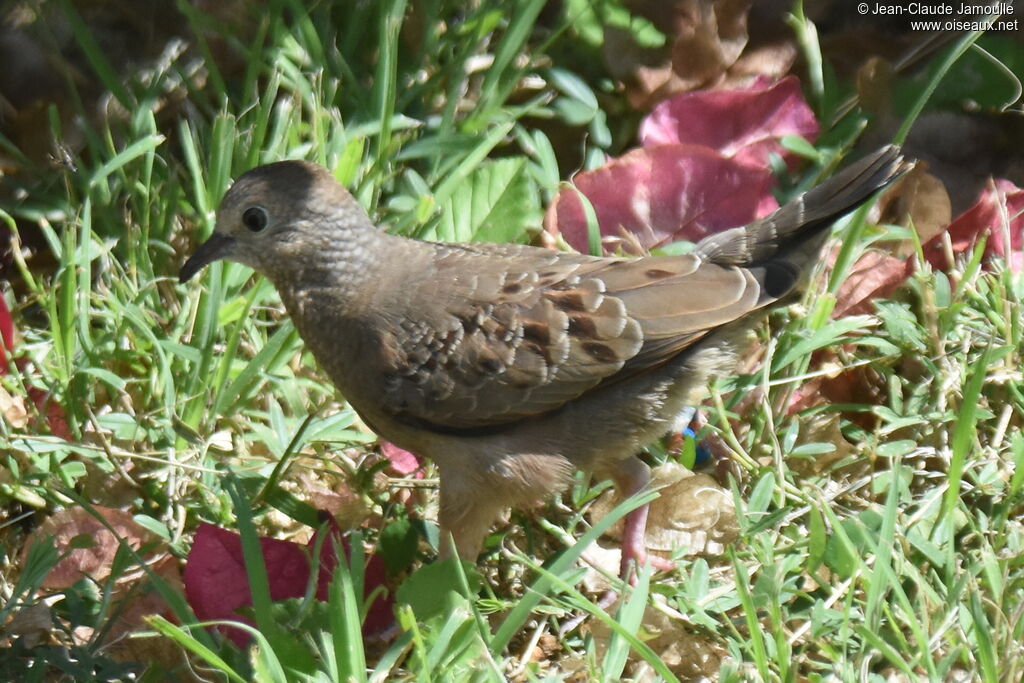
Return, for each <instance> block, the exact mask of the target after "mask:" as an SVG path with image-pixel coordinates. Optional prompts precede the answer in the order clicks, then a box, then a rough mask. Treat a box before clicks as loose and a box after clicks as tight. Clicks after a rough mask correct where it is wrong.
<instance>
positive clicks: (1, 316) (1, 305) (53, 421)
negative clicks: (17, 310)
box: [0, 296, 71, 441]
mask: <svg viewBox="0 0 1024 683" xmlns="http://www.w3.org/2000/svg"><path fill="white" fill-rule="evenodd" d="M0 343H2V344H3V347H4V349H5V350H4V351H3V352H0V375H6V374H7V373H8V372H9V371H10V369H11V368H10V365H9V364H8V361H7V358H8V356H11V357H12V358H13V353H14V320H13V319H12V318H11V311H10V309H9V308H7V302H6V301H5V300H4V298H3V296H0ZM14 361H15V363H17V364H18V367H19V368H21V371H22V373H25V372H26V371H25V367H26V365H27V364H28V363H27V361H26V360H25V358H24V357H19V358H14ZM25 393H27V394H28V397H29V398H30V399H31V400H32V403H33V404H35V406H36V410H37V411H38V412H39V413H40V414H41V415H44V416H45V417H46V424H47V425H48V426H49V428H50V433H51V434H53V435H54V436H59V437H60V438H62V439H64V440H65V441H71V429H70V428H69V427H68V421H67V416H66V415H65V414H64V408H63V407H62V406H61V405H60V404H59V403H57V402H56V401H51V400H50V394H49V392H46V391H43V390H42V389H40V388H38V387H33V386H26V387H25Z"/></svg>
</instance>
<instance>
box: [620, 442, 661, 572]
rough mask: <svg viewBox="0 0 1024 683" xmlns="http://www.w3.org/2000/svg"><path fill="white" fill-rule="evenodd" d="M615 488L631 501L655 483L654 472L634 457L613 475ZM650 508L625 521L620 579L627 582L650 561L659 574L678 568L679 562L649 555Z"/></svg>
mask: <svg viewBox="0 0 1024 683" xmlns="http://www.w3.org/2000/svg"><path fill="white" fill-rule="evenodd" d="M612 477H613V479H614V480H615V485H616V486H617V487H618V489H619V492H620V493H621V494H622V497H623V498H628V497H630V496H632V495H633V494H635V493H639V492H640V491H642V490H643V489H644V488H645V487H646V486H647V485H648V484H649V483H650V481H651V470H650V468H649V467H647V465H645V464H644V463H643V461H641V460H640V459H639V458H636V457H632V458H629V459H628V460H624V461H622V462H621V463H620V464H619V466H618V467H617V468H616V469H615V471H614V472H613V474H612ZM648 508H649V506H648V505H644V506H642V507H639V508H637V509H636V510H633V511H632V512H630V513H629V514H627V515H626V517H625V518H624V519H623V530H622V563H621V564H620V565H619V576H621V577H622V578H623V579H626V578H630V579H631V581H635V578H632V577H630V567H631V566H632V565H633V564H635V565H636V567H638V568H639V567H642V566H644V564H646V563H648V562H650V563H651V566H652V567H654V568H655V569H657V570H659V571H666V572H670V571H672V570H674V569H675V568H676V563H675V562H672V561H670V560H665V559H662V558H660V557H658V556H656V555H648V554H647V544H646V542H645V541H646V536H647V513H648V511H649V510H648Z"/></svg>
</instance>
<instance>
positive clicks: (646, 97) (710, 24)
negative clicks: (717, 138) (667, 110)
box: [603, 0, 750, 111]
mask: <svg viewBox="0 0 1024 683" xmlns="http://www.w3.org/2000/svg"><path fill="white" fill-rule="evenodd" d="M749 8H750V0H711V1H708V0H679V1H677V2H670V3H668V2H661V1H660V0H631V2H629V3H628V9H629V11H630V12H631V13H632V14H633V16H634V17H639V18H642V19H644V20H646V21H648V22H650V24H651V25H652V26H654V27H655V28H656V29H657V30H658V31H660V32H661V33H662V34H663V35H664V36H666V38H667V40H666V42H665V44H664V45H662V46H660V47H653V46H642V45H640V44H639V43H638V41H637V38H636V36H635V35H634V34H633V32H632V30H631V29H626V28H623V27H618V26H605V30H604V44H603V49H604V56H605V62H606V64H607V66H608V69H609V71H610V72H611V73H612V75H613V76H614V77H615V78H618V79H619V80H621V81H623V83H624V84H625V86H626V96H627V98H628V99H629V102H630V104H631V105H632V106H633V107H634V108H636V109H638V110H641V111H643V110H647V109H650V107H651V106H652V105H654V104H655V103H657V102H658V101H660V100H662V99H664V98H666V97H669V96H671V95H673V94H675V93H679V92H685V91H687V90H692V89H694V88H698V87H707V86H711V85H714V84H715V83H717V82H718V81H720V80H721V79H722V78H723V76H724V75H725V73H726V71H727V70H728V69H729V67H731V66H732V65H733V64H734V63H735V62H736V60H737V59H738V58H739V56H740V54H741V53H742V52H743V48H744V47H745V46H746V44H747V12H748V10H749Z"/></svg>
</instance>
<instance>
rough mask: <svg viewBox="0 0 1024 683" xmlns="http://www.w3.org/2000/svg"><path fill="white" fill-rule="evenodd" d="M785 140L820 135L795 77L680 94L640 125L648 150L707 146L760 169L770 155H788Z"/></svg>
mask: <svg viewBox="0 0 1024 683" xmlns="http://www.w3.org/2000/svg"><path fill="white" fill-rule="evenodd" d="M785 135H800V136H803V137H804V138H806V139H808V140H812V141H813V140H814V138H816V137H817V135H818V122H817V120H816V119H815V118H814V112H812V111H811V108H810V107H809V106H807V102H806V101H805V100H804V98H803V94H802V93H801V92H800V81H799V80H798V79H797V78H796V76H788V77H786V78H783V79H782V80H780V81H778V82H776V83H770V80H769V79H766V78H758V79H756V80H755V81H754V83H753V84H752V85H751V86H750V87H749V88H746V89H743V90H699V91H694V92H688V93H682V94H680V95H676V96H675V97H672V98H671V99H668V100H665V101H664V102H661V103H660V104H658V105H657V106H656V107H655V108H654V110H653V111H652V112H651V113H650V115H649V116H647V118H645V119H644V121H643V123H642V124H641V125H640V143H641V144H642V145H644V146H645V147H650V146H654V145H668V144H679V143H683V144H695V145H704V146H707V147H711V148H713V149H716V150H718V151H719V152H720V153H721V154H722V155H723V156H726V157H732V158H735V159H736V160H737V161H740V162H742V163H746V164H751V165H753V166H756V167H758V168H763V167H767V166H768V156H769V154H770V153H772V152H775V153H777V154H780V155H783V156H786V154H785V152H784V151H783V149H782V146H781V145H780V144H779V140H780V139H781V138H782V137H783V136H785Z"/></svg>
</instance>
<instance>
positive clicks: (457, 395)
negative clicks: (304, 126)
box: [381, 146, 909, 430]
mask: <svg viewBox="0 0 1024 683" xmlns="http://www.w3.org/2000/svg"><path fill="white" fill-rule="evenodd" d="M908 167H909V166H908V164H906V163H904V161H903V158H902V156H901V155H900V151H899V149H898V148H896V147H892V146H890V147H884V148H882V149H880V150H878V151H876V152H874V153H872V154H869V155H868V156H866V157H864V158H863V159H861V160H860V161H857V162H856V163H854V164H851V165H850V166H849V167H847V168H846V169H844V170H842V171H840V172H839V173H837V174H836V175H834V176H833V177H831V178H829V179H828V180H826V181H825V182H823V183H821V184H820V185H818V186H816V187H814V188H812V189H811V190H810V191H808V192H807V193H805V194H804V195H802V196H800V197H797V198H796V199H794V200H793V201H791V202H789V203H788V204H786V205H785V206H783V207H781V208H779V209H778V210H776V211H775V212H774V213H773V214H771V215H770V216H767V217H765V218H763V219H761V220H759V221H755V222H754V223H751V224H750V225H747V226H744V227H740V228H734V229H732V230H727V231H725V232H723V233H719V234H716V235H712V236H709V237H707V238H705V239H704V240H702V241H701V242H700V243H698V244H697V245H696V248H695V250H694V252H693V253H691V254H687V255H683V256H659V257H648V258H640V259H633V260H627V259H618V258H595V257H589V256H582V255H579V254H558V253H555V252H551V251H547V250H544V249H537V248H533V247H523V246H515V245H472V244H463V245H443V244H437V245H434V247H433V248H434V249H435V250H436V253H435V254H434V258H433V259H432V263H433V264H434V266H435V272H434V273H433V275H434V278H433V279H431V280H429V282H431V283H432V285H433V286H432V291H428V292H419V293H416V294H415V295H414V296H412V297H411V299H412V300H413V301H414V302H415V304H414V305H413V306H410V307H409V309H408V310H406V311H403V312H402V318H401V321H400V322H398V323H397V324H398V325H400V326H403V327H401V328H400V329H397V330H396V331H395V332H392V333H386V334H387V335H390V336H389V337H388V338H386V339H382V340H381V349H382V350H383V351H382V354H383V356H384V362H383V367H382V369H381V372H382V373H383V380H384V381H383V382H382V384H381V386H383V387H384V394H385V395H384V401H385V406H386V410H388V411H389V412H391V413H392V414H393V415H395V416H396V417H398V418H399V419H404V420H407V421H409V422H411V423H416V424H420V425H422V426H424V427H426V428H433V429H441V430H488V429H493V428H494V427H496V426H498V425H501V424H507V423H511V422H514V421H516V420H519V419H522V418H525V417H529V416H533V415H539V414H543V413H546V412H549V411H554V410H558V409H559V408H560V407H561V406H563V405H565V404H566V402H568V401H572V400H573V399H575V398H577V397H579V396H581V395H583V394H585V393H586V392H589V391H599V390H600V389H601V386H602V384H604V383H607V382H613V381H617V380H620V379H624V378H627V377H632V376H634V375H636V374H639V373H642V372H645V371H648V370H651V369H652V368H656V367H658V366H660V365H662V364H663V363H665V362H666V361H668V360H669V359H671V358H672V357H674V356H675V355H677V354H678V353H680V352H681V351H683V350H684V349H686V348H687V347H689V346H690V345H692V344H694V343H696V342H697V341H699V340H700V339H701V338H702V337H704V336H705V335H707V334H708V333H709V332H711V331H712V330H714V329H716V328H718V327H720V326H722V325H726V324H728V323H731V322H733V321H736V320H739V319H740V318H743V317H744V316H746V315H748V314H749V313H751V312H753V311H755V310H757V309H760V308H763V307H765V306H768V305H770V304H772V303H773V302H775V301H778V300H779V299H781V298H782V297H784V296H786V295H787V294H788V293H789V292H791V291H793V290H794V289H795V288H796V287H797V286H798V284H799V282H800V280H801V279H802V278H803V277H804V276H805V275H806V272H807V270H808V267H809V266H810V265H811V264H813V263H814V262H816V261H817V259H818V257H819V252H820V250H821V244H822V242H823V241H824V239H825V236H826V235H827V229H828V227H829V226H830V225H831V224H832V222H833V221H834V220H835V219H837V218H839V217H840V216H842V215H843V214H845V213H847V212H848V211H850V210H851V209H853V208H854V207H856V206H858V205H859V204H861V203H862V202H864V201H865V200H867V199H868V198H869V197H870V196H871V195H872V194H873V193H874V192H876V191H877V190H879V189H881V188H883V187H885V186H887V185H889V184H890V183H892V182H893V181H894V180H896V179H897V178H899V177H900V175H902V174H903V173H904V172H905V171H906V170H907V168H908Z"/></svg>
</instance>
